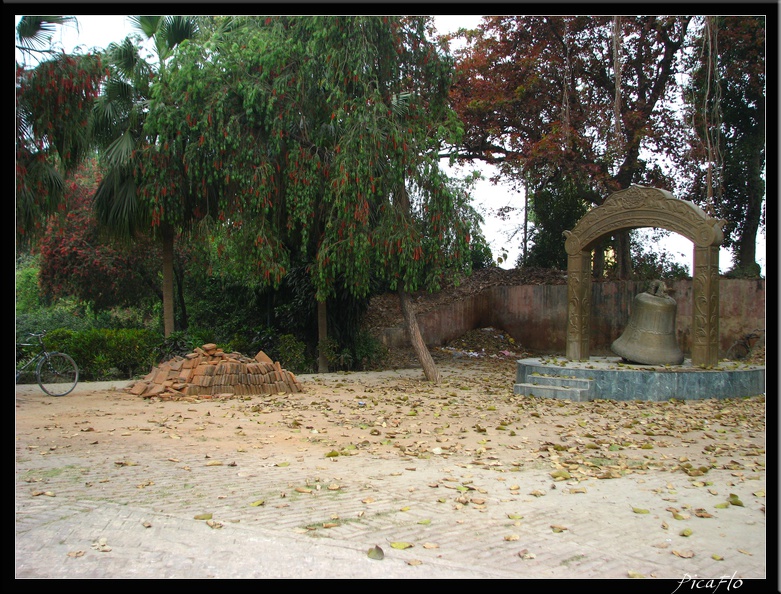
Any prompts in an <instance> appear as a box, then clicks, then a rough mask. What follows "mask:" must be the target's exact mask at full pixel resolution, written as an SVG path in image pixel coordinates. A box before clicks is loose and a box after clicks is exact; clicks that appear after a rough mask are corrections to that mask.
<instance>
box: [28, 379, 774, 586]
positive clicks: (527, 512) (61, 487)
mask: <svg viewBox="0 0 781 594" xmlns="http://www.w3.org/2000/svg"><path fill="white" fill-rule="evenodd" d="M102 388H103V387H101V389H102ZM46 422H47V421H46V420H45V419H42V421H41V423H42V424H45V423H46ZM170 441H171V446H170V448H169V449H157V448H149V449H143V448H141V449H139V448H137V447H130V446H128V447H127V448H124V449H123V447H122V445H121V444H122V441H121V440H118V441H117V442H116V443H117V445H115V446H114V447H112V449H111V451H110V452H108V453H107V452H106V449H105V448H97V447H96V448H95V449H94V450H91V451H78V452H75V451H69V449H68V448H67V447H65V448H58V449H56V450H48V449H47V448H46V446H45V443H43V442H42V441H41V440H40V439H39V438H37V437H35V436H33V435H30V436H18V435H17V439H16V444H15V445H16V474H15V495H16V496H15V508H16V509H15V511H16V523H15V577H16V578H17V579H22V578H68V579H71V578H87V579H109V578H110V579H117V578H176V579H210V578H211V579H242V578H282V579H294V578H299V579H309V578H311V579H315V578H316V579H352V578H366V579H380V578H390V579H396V578H408V579H445V578H449V579H453V578H467V579H474V578H477V579H513V578H536V579H584V578H585V579H593V578H607V579H621V578H629V577H638V578H647V579H656V580H659V581H665V582H669V583H667V584H665V585H664V586H661V587H662V591H669V592H673V591H674V590H675V589H676V587H677V586H678V585H680V584H684V585H682V586H681V590H687V589H689V587H690V586H691V587H693V585H694V584H695V582H694V581H692V580H694V579H701V578H715V579H718V578H722V577H724V578H727V579H732V580H733V582H731V583H732V589H733V590H734V589H736V588H737V587H739V586H738V581H740V584H741V586H742V585H743V584H749V583H751V582H756V583H759V582H760V581H762V582H763V581H764V580H765V579H766V577H767V575H768V574H767V560H766V559H767V528H766V520H765V512H764V500H763V499H759V498H758V497H757V495H755V493H759V492H764V490H765V488H766V482H765V476H764V473H763V474H762V475H761V477H759V478H758V480H743V481H738V480H736V477H735V476H734V473H731V472H730V471H728V470H712V471H711V472H710V473H709V474H708V481H709V485H708V488H702V487H701V486H696V485H693V484H692V481H691V479H690V478H689V477H686V476H685V475H678V474H676V475H672V474H671V473H669V472H663V471H650V470H649V471H646V472H643V473H635V474H631V475H627V476H623V477H621V478H616V479H608V480H597V479H591V480H587V481H580V482H578V483H577V484H568V483H567V482H566V481H557V482H554V481H553V480H552V479H551V475H550V470H551V469H550V467H549V466H546V465H537V466H535V465H534V464H529V465H523V466H520V467H502V466H500V465H492V463H491V460H490V458H489V459H487V460H482V461H479V462H477V461H475V460H470V459H468V458H463V459H461V458H458V457H451V458H448V459H445V458H440V457H431V458H404V457H400V456H398V455H388V456H387V457H383V456H376V455H369V454H368V453H366V452H358V453H357V454H356V455H355V456H339V457H334V458H323V457H320V456H318V457H313V456H311V455H307V452H306V451H303V450H302V451H300V452H299V453H298V454H296V455H295V456H289V455H287V456H284V455H281V454H280V455H274V454H269V453H268V452H266V451H263V452H261V451H258V452H255V451H252V450H249V451H246V452H230V453H226V454H225V456H224V458H223V459H222V460H221V461H220V463H219V464H211V463H210V462H211V461H210V460H209V459H206V458H205V457H204V455H203V452H202V451H199V450H198V448H197V444H196V445H193V444H186V445H185V444H179V443H177V442H175V441H174V440H170ZM728 493H730V494H734V495H736V496H737V497H739V498H740V499H741V500H742V501H743V502H744V505H743V506H737V505H732V506H729V507H727V508H716V507H715V504H716V503H718V502H719V501H722V500H724V499H725V498H726V495H727V494H728ZM714 494H717V495H714ZM671 507H672V508H675V509H677V510H679V511H680V512H681V517H682V518H683V519H681V520H676V519H674V516H673V514H672V513H671V512H670V510H669V508H671ZM773 509H775V508H773ZM643 510H644V511H643ZM697 510H708V512H710V513H709V514H708V515H706V516H701V515H698V512H697ZM645 512H647V513H645ZM204 514H206V515H204ZM687 528H688V529H689V531H690V532H691V534H690V535H689V536H686V535H685V531H686V529H687ZM373 547H380V548H381V549H382V550H383V551H384V558H383V559H381V560H377V559H372V558H370V557H369V555H368V554H367V553H368V551H369V549H371V548H373ZM771 565H772V573H771V576H774V575H775V571H776V570H775V568H776V567H777V565H776V563H775V559H773V561H772V562H771ZM687 580H689V581H687ZM660 585H661V584H660ZM746 590H749V588H746Z"/></svg>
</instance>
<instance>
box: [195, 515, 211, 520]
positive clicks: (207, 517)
mask: <svg viewBox="0 0 781 594" xmlns="http://www.w3.org/2000/svg"><path fill="white" fill-rule="evenodd" d="M193 519H194V520H211V519H212V514H195V515H194V516H193Z"/></svg>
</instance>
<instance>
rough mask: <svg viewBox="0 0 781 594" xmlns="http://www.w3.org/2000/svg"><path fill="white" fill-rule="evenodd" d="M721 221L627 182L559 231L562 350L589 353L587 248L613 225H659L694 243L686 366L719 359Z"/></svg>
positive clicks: (575, 355) (582, 356)
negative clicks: (563, 287) (563, 286)
mask: <svg viewBox="0 0 781 594" xmlns="http://www.w3.org/2000/svg"><path fill="white" fill-rule="evenodd" d="M725 223H726V221H723V220H720V219H714V218H712V217H709V216H708V215H707V214H705V211H703V210H702V209H701V208H700V207H698V206H697V205H695V204H693V203H691V202H687V201H685V200H678V199H677V198H675V197H673V195H672V194H670V192H667V191H665V190H659V189H657V188H648V187H644V186H630V187H629V188H627V189H626V190H621V191H618V192H615V193H613V194H611V195H610V196H608V197H607V199H606V200H605V202H604V203H603V204H602V205H601V206H598V207H597V208H594V209H593V210H591V211H589V212H587V213H586V214H585V215H584V216H583V217H582V218H581V219H580V220H579V221H578V223H577V225H575V228H574V229H572V231H565V232H564V236H565V237H566V238H567V239H566V241H565V244H564V247H565V249H566V250H567V254H568V262H567V301H568V306H567V352H566V356H567V358H568V359H569V360H571V361H585V360H587V359H588V358H589V325H590V319H591V311H590V310H591V251H592V249H593V248H594V246H595V245H596V244H597V242H598V241H599V240H600V239H602V237H604V236H605V235H607V234H609V233H612V232H613V231H617V230H619V229H636V228H639V227H659V228H662V229H667V230H668V231H674V232H676V233H679V234H680V235H683V236H684V237H686V238H687V239H689V240H690V241H691V242H692V243H693V244H694V280H693V283H692V286H693V292H694V307H693V308H692V309H693V312H694V314H693V320H692V365H694V366H706V367H711V366H714V365H716V364H717V363H718V360H719V246H720V245H721V242H722V241H723V240H724V234H723V232H722V228H723V226H724V224H725Z"/></svg>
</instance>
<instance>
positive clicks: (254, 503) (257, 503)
mask: <svg viewBox="0 0 781 594" xmlns="http://www.w3.org/2000/svg"><path fill="white" fill-rule="evenodd" d="M265 504H266V501H265V500H264V499H258V500H256V501H253V502H252V503H250V507H258V506H260V505H265Z"/></svg>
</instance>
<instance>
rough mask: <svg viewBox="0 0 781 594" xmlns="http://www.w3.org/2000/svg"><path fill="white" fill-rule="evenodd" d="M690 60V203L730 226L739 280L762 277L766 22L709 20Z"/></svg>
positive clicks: (727, 235)
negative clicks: (760, 239)
mask: <svg viewBox="0 0 781 594" xmlns="http://www.w3.org/2000/svg"><path fill="white" fill-rule="evenodd" d="M697 41H698V42H699V47H698V48H695V49H697V50H698V51H696V52H692V58H691V69H692V77H691V82H690V84H689V87H688V92H687V94H686V99H687V111H688V114H689V118H690V121H692V122H693V124H694V130H695V131H696V136H695V137H694V138H693V142H692V148H691V152H690V153H689V154H687V157H689V158H688V159H686V160H685V161H684V163H682V166H684V167H685V166H688V167H687V168H688V169H691V168H692V167H691V166H692V165H694V166H695V167H696V169H695V172H694V174H693V183H692V187H691V189H690V192H689V194H688V195H687V198H688V199H689V200H691V201H693V202H697V203H699V204H702V205H704V206H705V208H708V209H712V210H713V212H714V214H715V216H718V217H720V218H723V219H725V220H726V221H727V224H726V225H725V227H724V243H723V245H724V246H725V247H727V248H731V249H732V251H733V254H734V256H735V266H734V269H735V270H734V272H738V273H740V274H744V275H745V274H749V275H752V276H756V275H758V274H759V266H758V265H757V263H756V240H757V232H758V230H759V228H760V227H761V226H764V224H765V223H764V220H765V212H764V204H765V166H766V162H765V157H766V144H765V122H766V118H765V109H766V107H765V84H766V83H765V51H766V30H765V17H760V16H729V17H708V18H707V20H706V22H705V26H704V27H703V28H702V30H701V34H700V35H699V38H698V40H697Z"/></svg>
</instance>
